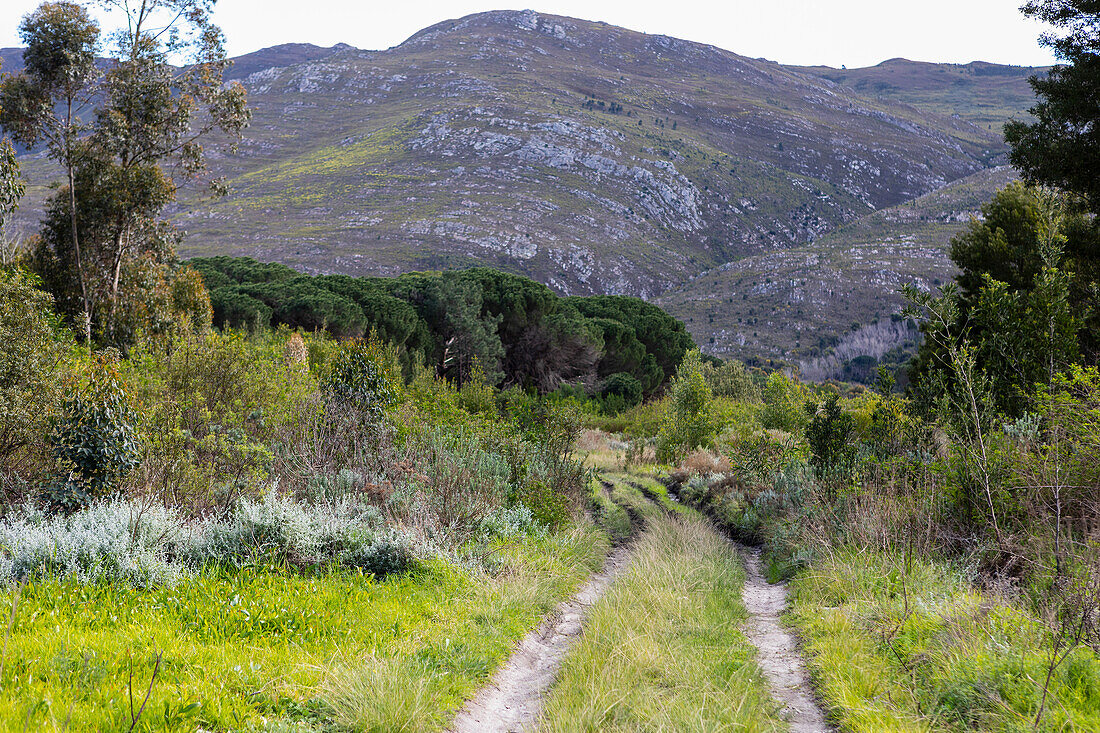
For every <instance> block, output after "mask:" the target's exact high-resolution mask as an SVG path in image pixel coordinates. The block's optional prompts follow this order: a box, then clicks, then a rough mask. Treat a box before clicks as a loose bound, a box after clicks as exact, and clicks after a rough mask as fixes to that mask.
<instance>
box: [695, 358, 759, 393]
mask: <svg viewBox="0 0 1100 733" xmlns="http://www.w3.org/2000/svg"><path fill="white" fill-rule="evenodd" d="M703 376H704V377H706V380H707V385H708V386H709V387H710V391H711V392H713V393H714V396H715V397H724V398H728V399H733V400H740V401H743V402H759V401H760V387H759V386H757V384H756V381H755V380H753V378H752V374H751V373H750V372H749V370H748V369H747V368H745V365H744V364H742V363H741V362H739V361H736V360H730V361H724V362H722V363H721V365H715V364H713V363H711V362H706V363H705V364H703Z"/></svg>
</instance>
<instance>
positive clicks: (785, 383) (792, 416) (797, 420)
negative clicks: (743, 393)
mask: <svg viewBox="0 0 1100 733" xmlns="http://www.w3.org/2000/svg"><path fill="white" fill-rule="evenodd" d="M808 397H809V392H808V391H807V390H806V387H805V386H803V385H802V383H801V382H798V381H797V380H794V379H792V378H791V377H788V376H787V375H785V374H781V373H780V372H772V373H771V374H770V375H769V376H768V381H767V384H765V385H764V409H763V410H761V412H760V424H761V425H763V426H764V427H765V428H769V429H773V430H782V431H784V432H787V433H790V434H792V435H798V434H800V433H801V432H802V430H803V428H805V427H806V423H807V422H808V419H807V415H806V412H805V409H804V408H803V405H804V404H805V402H806V399H807V398H808Z"/></svg>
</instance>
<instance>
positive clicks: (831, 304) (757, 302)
mask: <svg viewBox="0 0 1100 733" xmlns="http://www.w3.org/2000/svg"><path fill="white" fill-rule="evenodd" d="M1015 177H1016V176H1015V172H1014V171H1013V170H1012V169H1011V168H1009V167H1007V166H1002V167H997V168H992V169H989V170H985V171H981V172H979V173H976V174H974V175H971V176H968V177H966V178H964V179H962V180H959V181H956V182H955V183H953V184H951V185H949V186H946V187H944V188H942V189H939V190H937V191H934V192H932V193H930V194H926V195H925V196H922V197H920V198H917V199H915V200H913V201H909V202H906V203H904V204H901V205H899V206H894V207H890V208H887V209H883V210H881V211H877V212H875V213H874V214H871V215H868V216H866V217H863V218H862V219H859V220H858V221H855V222H852V223H850V224H847V225H844V226H842V227H840V228H838V229H836V230H835V231H832V232H830V233H828V234H826V235H825V236H823V237H820V238H819V239H817V240H815V241H814V242H813V243H812V244H808V245H805V246H802V247H796V248H792V249H787V250H779V251H775V252H769V253H765V254H760V255H753V256H750V257H745V258H742V259H740V260H737V261H735V262H731V263H729V264H726V265H722V266H721V267H718V268H715V269H714V270H710V271H708V272H706V273H704V274H702V275H699V276H698V277H696V278H694V279H692V280H691V281H690V282H688V283H686V284H684V285H682V286H680V287H677V288H674V289H672V290H670V291H668V292H667V293H665V294H663V295H662V296H660V297H659V298H657V303H658V304H660V305H661V306H662V307H663V308H665V310H667V311H669V312H670V313H672V315H674V316H676V317H677V318H679V319H680V320H681V321H683V322H684V323H685V324H686V325H687V327H688V331H689V332H690V333H691V334H692V335H693V336H694V337H695V340H696V342H698V343H699V344H700V345H702V346H703V347H704V348H705V349H706V350H707V351H709V352H711V353H714V354H717V355H725V356H735V357H737V358H741V359H746V358H749V359H753V358H755V359H760V360H767V359H773V360H774V359H779V360H782V361H785V362H787V363H790V364H798V365H800V366H801V367H802V368H803V370H804V371H808V370H810V371H812V370H817V369H822V368H826V367H827V366H829V367H830V368H831V367H835V366H838V365H842V363H843V361H845V360H846V359H850V358H854V357H857V356H861V355H870V356H875V357H879V356H881V355H882V354H883V353H885V352H886V351H888V350H889V349H891V348H894V347H895V346H898V345H899V344H901V343H902V342H904V341H905V340H906V339H908V338H911V334H909V333H908V330H907V329H905V328H903V327H896V326H891V325H889V324H891V323H895V321H893V320H892V319H891V316H892V315H893V314H894V313H896V312H897V311H898V310H900V308H901V306H902V298H901V294H900V293H899V292H898V290H899V289H900V288H901V286H902V285H906V284H909V283H915V284H916V285H917V286H918V287H920V288H923V289H925V290H929V289H932V288H935V287H937V286H939V285H941V284H943V283H945V282H948V281H950V280H951V278H952V277H954V275H955V272H956V270H955V267H954V265H953V264H952V263H951V261H950V259H948V256H947V251H948V248H949V245H950V242H951V238H952V237H953V236H955V234H957V233H958V232H960V231H961V230H962V229H963V228H964V227H966V226H967V224H968V223H969V222H970V220H971V219H972V218H974V217H978V216H980V215H981V205H982V204H983V203H985V202H986V201H988V200H989V199H990V198H991V197H992V196H993V194H994V193H995V192H996V191H997V190H999V189H1001V188H1004V187H1005V186H1007V185H1008V184H1009V183H1010V182H1011V181H1012V180H1014V179H1015ZM838 358H839V363H838ZM819 376H822V375H819ZM829 376H831V374H830V375H829Z"/></svg>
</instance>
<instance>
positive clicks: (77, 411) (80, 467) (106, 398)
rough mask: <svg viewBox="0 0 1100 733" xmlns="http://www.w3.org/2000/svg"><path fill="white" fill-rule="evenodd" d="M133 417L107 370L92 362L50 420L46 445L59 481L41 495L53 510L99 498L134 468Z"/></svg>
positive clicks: (111, 372)
mask: <svg viewBox="0 0 1100 733" xmlns="http://www.w3.org/2000/svg"><path fill="white" fill-rule="evenodd" d="M136 421H137V417H136V415H135V413H134V410H133V408H132V407H131V405H130V400H129V396H128V395H127V394H126V392H125V390H124V389H123V388H122V384H121V382H120V380H119V377H118V374H117V372H116V371H115V369H114V367H113V365H110V364H107V363H106V362H97V363H95V364H93V366H92V373H91V375H90V378H89V379H88V380H87V381H86V383H84V384H82V385H76V386H75V388H74V389H73V390H72V393H71V396H70V397H69V398H68V399H66V400H65V401H64V402H63V403H62V405H61V409H60V411H59V414H58V415H57V417H56V418H54V421H53V426H52V430H51V432H50V445H51V447H52V448H53V452H54V455H55V456H56V458H57V461H58V463H59V464H60V466H61V468H62V471H63V472H64V474H65V475H64V476H63V477H61V481H60V483H59V484H58V485H56V486H54V487H51V488H50V489H48V491H47V498H48V499H49V501H50V503H51V504H52V505H54V506H55V507H57V508H63V509H71V508H75V507H78V506H81V505H86V504H88V503H89V501H90V500H91V499H93V498H96V497H100V496H105V495H107V494H109V493H110V492H111V491H113V490H114V489H115V488H117V486H118V481H119V479H121V478H122V477H123V476H124V475H125V474H126V473H127V472H128V471H130V470H131V469H133V468H134V467H135V466H137V464H138V458H139V456H140V449H141V445H140V442H139V440H138V433H137V429H136Z"/></svg>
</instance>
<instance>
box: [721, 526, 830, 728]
mask: <svg viewBox="0 0 1100 733" xmlns="http://www.w3.org/2000/svg"><path fill="white" fill-rule="evenodd" d="M738 549H739V551H740V553H741V558H742V560H743V561H744V563H745V570H746V572H747V576H748V577H747V578H746V580H745V586H744V588H743V589H742V591H741V599H742V600H743V601H744V603H745V608H746V609H748V611H749V614H750V616H749V619H748V620H747V621H746V622H745V636H747V637H748V639H749V641H750V642H752V644H753V645H754V646H755V647H756V648H757V650H758V653H757V655H756V661H757V663H758V664H759V665H760V669H761V670H762V671H763V672H764V677H765V678H766V679H767V680H768V687H769V688H770V689H771V693H772V697H774V698H775V700H776V701H777V702H778V703H779V704H780V705H782V706H783V715H784V717H785V718H786V719H787V720H788V721H789V722H790V724H791V733H823V732H825V731H831V730H832V728H830V727H829V725H828V724H827V723H826V722H825V714H824V713H823V712H822V710H821V707H820V706H819V705H818V704H817V701H816V700H815V699H814V694H813V688H812V687H811V686H810V678H809V675H808V674H807V672H806V668H805V666H804V665H803V664H802V655H801V654H799V652H798V643H797V641H796V640H795V638H794V636H793V635H792V634H791V633H790V632H789V631H787V630H786V629H785V628H784V627H783V624H781V623H780V621H779V615H780V614H781V613H783V611H785V610H786V608H787V586H786V584H783V583H775V584H773V583H769V582H768V581H767V580H766V579H765V578H764V575H763V573H761V571H760V551H759V550H753V549H751V548H748V547H742V546H738Z"/></svg>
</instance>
